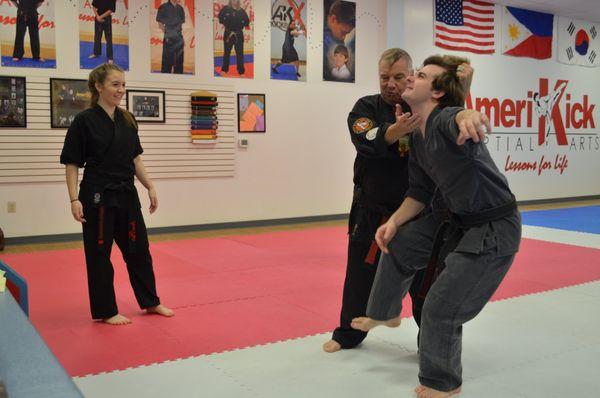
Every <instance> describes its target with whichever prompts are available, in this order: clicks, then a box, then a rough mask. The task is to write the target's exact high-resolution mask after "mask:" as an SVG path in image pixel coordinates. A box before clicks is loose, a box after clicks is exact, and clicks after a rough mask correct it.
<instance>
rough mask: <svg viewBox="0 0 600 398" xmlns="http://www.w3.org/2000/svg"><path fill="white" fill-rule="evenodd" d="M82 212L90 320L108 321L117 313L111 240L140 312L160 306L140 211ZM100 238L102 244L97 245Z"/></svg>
mask: <svg viewBox="0 0 600 398" xmlns="http://www.w3.org/2000/svg"><path fill="white" fill-rule="evenodd" d="M83 212H84V218H85V219H86V221H87V222H85V223H83V245H84V250H85V262H86V266H87V277H88V289H89V296H90V307H91V311H92V318H93V319H105V318H110V317H111V316H114V315H116V314H118V312H119V311H118V309H117V302H116V299H115V289H114V285H113V279H114V269H113V265H112V263H111V261H110V252H111V249H112V244H113V240H114V241H115V242H116V243H117V246H118V247H119V249H120V250H121V254H122V255H123V259H124V260H125V263H126V264H127V272H128V273H129V281H130V282H131V286H132V287H133V292H134V293H135V298H136V299H137V302H138V304H139V306H140V308H149V307H154V306H157V305H158V304H160V299H159V298H158V296H157V295H156V282H155V278H154V270H153V269H152V257H151V256H150V248H149V243H148V233H147V231H146V225H145V224H144V218H143V216H142V211H141V209H139V208H134V209H130V210H128V209H127V208H120V207H106V208H104V214H103V216H102V215H101V211H100V210H99V209H98V208H96V207H94V206H84V209H83ZM100 219H103V222H102V228H99V223H100ZM100 230H102V232H100ZM100 236H101V237H102V239H103V244H99V243H98V240H99V237H100Z"/></svg>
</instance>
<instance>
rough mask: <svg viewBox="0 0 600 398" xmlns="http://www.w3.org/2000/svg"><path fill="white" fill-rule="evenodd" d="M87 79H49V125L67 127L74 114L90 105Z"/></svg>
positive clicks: (90, 96)
mask: <svg viewBox="0 0 600 398" xmlns="http://www.w3.org/2000/svg"><path fill="white" fill-rule="evenodd" d="M91 98H92V95H91V94H90V90H88V86H87V80H78V79H54V78H51V79H50V127H52V128H55V129H58V128H69V126H71V122H73V119H75V115H77V114H78V113H79V112H81V111H83V110H85V109H87V108H89V107H90V105H91Z"/></svg>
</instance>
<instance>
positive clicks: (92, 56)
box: [88, 54, 98, 59]
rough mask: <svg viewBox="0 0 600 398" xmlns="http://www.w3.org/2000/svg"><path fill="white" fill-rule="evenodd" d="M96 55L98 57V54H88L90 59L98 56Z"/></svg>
mask: <svg viewBox="0 0 600 398" xmlns="http://www.w3.org/2000/svg"><path fill="white" fill-rule="evenodd" d="M96 57H98V56H97V55H96V54H90V55H89V56H88V58H89V59H92V58H96Z"/></svg>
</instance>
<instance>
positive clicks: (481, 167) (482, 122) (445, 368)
mask: <svg viewBox="0 0 600 398" xmlns="http://www.w3.org/2000/svg"><path fill="white" fill-rule="evenodd" d="M465 61H466V60H465V59H462V58H458V57H452V56H444V57H441V56H433V57H429V58H427V59H426V60H425V62H424V63H423V65H424V66H423V67H422V68H421V69H419V71H418V72H417V73H416V74H415V75H414V76H410V77H408V82H407V87H406V90H405V91H404V93H403V95H402V98H403V99H404V100H405V101H406V102H407V103H408V104H409V105H410V107H411V109H412V111H413V113H414V114H417V115H419V116H420V117H421V123H420V130H417V131H416V132H414V133H413V134H412V135H411V141H410V148H411V156H410V159H409V188H408V191H407V194H406V196H407V197H406V199H405V200H404V202H403V203H402V205H401V206H400V208H399V209H398V210H397V211H396V212H395V213H394V214H393V215H392V217H391V218H390V220H389V221H388V222H387V223H386V224H384V225H382V226H381V227H380V228H379V229H378V230H377V233H376V240H377V243H378V245H379V246H380V248H381V249H382V251H383V252H384V253H385V255H384V256H382V258H381V261H380V264H379V267H378V270H377V274H376V276H375V281H374V283H373V288H372V290H371V295H370V297H369V303H368V306H367V317H359V318H355V319H354V320H353V321H352V327H354V328H356V329H358V330H362V331H368V330H370V329H372V328H373V327H375V326H378V325H386V324H390V322H391V323H393V322H394V321H395V320H396V319H398V317H399V315H400V311H401V309H402V299H403V298H404V296H405V295H406V293H407V291H408V289H409V287H410V285H411V282H412V280H413V276H414V274H415V272H417V271H419V270H422V269H424V268H426V267H427V268H428V274H429V277H431V278H429V277H426V279H430V281H431V280H432V279H433V278H435V276H437V279H435V281H433V283H432V284H430V289H429V291H428V293H427V296H426V299H425V303H424V306H423V311H422V314H421V341H420V344H419V352H420V355H419V380H420V382H421V385H420V386H418V387H417V388H416V389H415V392H416V393H417V397H418V398H443V397H449V396H452V395H455V394H458V393H459V392H460V388H461V385H462V366H461V340H462V325H463V324H464V323H465V322H467V321H469V320H471V319H473V318H474V317H475V316H476V315H477V314H478V313H479V312H480V311H481V309H482V308H483V307H484V305H485V304H486V303H487V302H488V301H489V299H490V298H491V297H492V295H493V294H494V292H495V291H496V289H497V288H498V286H499V285H500V282H501V281H502V279H503V278H504V276H505V275H506V272H507V271H508V269H509V268H510V266H511V264H512V262H513V260H514V257H515V253H516V252H517V251H518V248H519V242H520V239H521V219H520V215H519V212H518V210H517V207H516V202H515V199H514V196H513V194H512V193H511V191H510V189H509V187H508V183H507V180H506V178H505V177H504V176H503V175H502V173H501V172H500V171H499V170H498V168H497V167H496V165H495V164H494V161H493V160H492V158H491V156H490V154H489V152H488V150H487V148H486V146H485V145H483V144H477V143H474V142H467V143H466V144H465V145H460V144H462V141H463V140H464V137H462V136H461V135H459V129H466V130H469V131H472V132H473V131H476V130H483V129H485V128H487V129H488V131H489V130H490V126H489V121H488V119H487V117H486V116H485V115H482V114H480V113H479V112H475V111H472V110H465V109H463V108H462V107H461V105H462V104H463V103H464V96H465V93H464V90H463V88H462V87H461V85H460V83H459V79H458V77H457V68H458V67H459V65H461V64H462V63H463V62H465ZM436 189H438V190H439V193H440V194H441V195H442V197H443V199H444V201H445V202H446V204H447V206H448V208H449V212H450V218H449V222H448V223H446V224H444V226H443V227H442V228H441V229H440V232H439V233H438V234H437V235H436V230H437V227H438V222H437V221H436V220H435V219H434V217H432V216H426V217H422V218H420V219H418V220H416V221H413V222H410V223H408V224H406V223H407V221H409V220H411V219H412V218H414V217H415V215H417V214H419V213H420V212H421V210H422V209H423V208H425V206H426V205H427V204H429V203H430V201H431V199H432V197H433V195H434V191H435V190H436ZM404 224H406V225H404ZM401 226H402V227H401ZM432 252H433V254H434V257H436V256H435V255H437V254H439V256H437V257H438V258H437V261H429V263H430V264H431V265H432V266H429V267H428V260H430V254H431V253H432ZM444 267H445V268H444ZM429 271H431V272H429ZM426 284H427V281H426Z"/></svg>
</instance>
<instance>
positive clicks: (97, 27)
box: [94, 15, 113, 59]
mask: <svg viewBox="0 0 600 398" xmlns="http://www.w3.org/2000/svg"><path fill="white" fill-rule="evenodd" d="M111 18H112V17H111V16H110V15H109V16H108V17H104V22H98V20H97V19H94V55H95V56H96V57H99V56H100V54H102V33H103V32H104V39H105V40H106V58H107V59H113V43H112V19H111Z"/></svg>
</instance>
